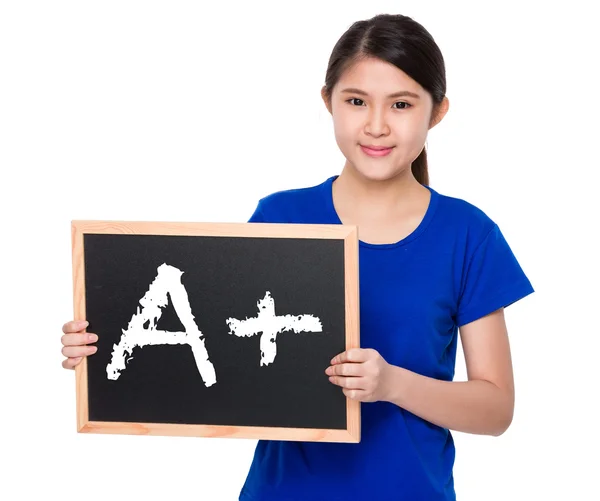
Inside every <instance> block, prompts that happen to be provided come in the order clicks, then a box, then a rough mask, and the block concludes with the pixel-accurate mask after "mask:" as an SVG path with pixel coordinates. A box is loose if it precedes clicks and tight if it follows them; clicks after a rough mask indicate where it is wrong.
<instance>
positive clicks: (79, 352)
mask: <svg viewBox="0 0 600 501" xmlns="http://www.w3.org/2000/svg"><path fill="white" fill-rule="evenodd" d="M88 325H89V323H88V322H87V321H85V320H72V321H70V322H67V323H66V324H64V325H63V327H62V331H63V335H62V336H61V338H60V341H61V343H62V345H63V347H62V349H61V353H62V354H63V356H64V357H66V358H65V360H63V361H62V366H63V368H65V369H74V368H75V367H76V366H77V365H78V364H79V363H80V362H81V360H83V357H87V356H89V355H93V354H94V353H96V351H98V348H96V347H95V346H87V344H89V343H95V342H96V341H98V336H97V335H96V334H94V333H92V332H85V329H86V327H87V326H88Z"/></svg>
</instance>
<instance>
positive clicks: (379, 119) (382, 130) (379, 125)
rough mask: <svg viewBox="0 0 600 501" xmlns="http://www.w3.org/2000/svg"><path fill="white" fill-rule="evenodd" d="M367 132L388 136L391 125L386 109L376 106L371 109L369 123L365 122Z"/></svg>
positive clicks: (373, 134)
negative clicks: (379, 108)
mask: <svg viewBox="0 0 600 501" xmlns="http://www.w3.org/2000/svg"><path fill="white" fill-rule="evenodd" d="M365 133H366V134H368V135H369V136H373V137H381V136H386V135H388V134H389V133H390V127H389V125H388V123H387V119H386V115H385V112H384V111H382V110H377V109H375V108H372V109H371V111H370V113H369V115H368V118H367V123H365Z"/></svg>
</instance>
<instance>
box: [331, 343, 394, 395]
mask: <svg viewBox="0 0 600 501" xmlns="http://www.w3.org/2000/svg"><path fill="white" fill-rule="evenodd" d="M391 368H392V366H391V365H390V364H388V363H387V362H386V361H385V360H384V358H383V357H382V356H381V355H380V354H379V352H378V351H377V350H373V349H370V348H368V349H363V348H353V349H351V350H348V351H345V352H343V353H340V354H339V355H337V356H335V357H334V358H333V359H332V360H331V366H330V367H328V368H327V369H326V370H325V374H327V375H328V376H329V381H331V382H332V383H333V384H336V385H338V386H341V387H342V389H343V391H344V395H346V396H347V397H348V398H351V399H353V400H358V401H360V402H377V401H378V400H386V399H387V395H388V392H389V386H390V381H389V380H390V378H391V375H390V372H391Z"/></svg>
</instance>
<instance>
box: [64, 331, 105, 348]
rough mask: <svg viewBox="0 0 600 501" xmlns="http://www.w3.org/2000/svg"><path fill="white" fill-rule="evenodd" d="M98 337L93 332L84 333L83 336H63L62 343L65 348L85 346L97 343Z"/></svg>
mask: <svg viewBox="0 0 600 501" xmlns="http://www.w3.org/2000/svg"><path fill="white" fill-rule="evenodd" d="M96 341H98V336H97V335H96V334H94V333H92V332H83V333H81V334H63V335H62V337H61V338H60V342H61V343H62V345H63V346H81V345H84V344H89V343H95V342H96Z"/></svg>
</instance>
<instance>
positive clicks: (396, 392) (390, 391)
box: [382, 364, 406, 404]
mask: <svg viewBox="0 0 600 501" xmlns="http://www.w3.org/2000/svg"><path fill="white" fill-rule="evenodd" d="M405 373H406V370H405V369H403V368H402V367H398V366H395V365H392V364H387V366H386V370H385V376H384V378H385V383H384V392H383V398H382V400H384V401H386V402H390V403H393V404H395V403H396V402H398V401H399V400H400V395H401V393H402V387H403V383H404V376H405Z"/></svg>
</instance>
